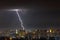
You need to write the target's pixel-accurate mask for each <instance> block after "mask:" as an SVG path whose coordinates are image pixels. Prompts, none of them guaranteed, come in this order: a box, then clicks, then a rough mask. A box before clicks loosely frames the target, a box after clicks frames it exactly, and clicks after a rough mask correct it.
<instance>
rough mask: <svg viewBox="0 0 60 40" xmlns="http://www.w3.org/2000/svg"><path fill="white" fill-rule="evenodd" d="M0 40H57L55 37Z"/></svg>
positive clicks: (6, 38)
mask: <svg viewBox="0 0 60 40" xmlns="http://www.w3.org/2000/svg"><path fill="white" fill-rule="evenodd" d="M0 40H57V39H55V37H49V38H45V37H40V38H10V37H0Z"/></svg>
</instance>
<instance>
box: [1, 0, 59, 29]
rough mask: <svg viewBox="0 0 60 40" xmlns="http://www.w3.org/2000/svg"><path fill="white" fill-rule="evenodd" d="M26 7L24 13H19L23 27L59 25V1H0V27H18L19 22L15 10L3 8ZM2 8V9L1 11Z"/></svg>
mask: <svg viewBox="0 0 60 40" xmlns="http://www.w3.org/2000/svg"><path fill="white" fill-rule="evenodd" d="M10 8H11V9H14V8H15V9H16V8H28V9H31V10H30V11H28V12H27V13H26V14H20V15H21V19H22V21H23V23H24V26H25V28H27V29H29V28H30V29H33V28H48V27H50V26H54V27H55V26H56V27H59V26H60V25H59V24H60V14H59V13H60V3H59V2H57V1H55V2H53V1H17V0H9V1H0V28H1V29H7V28H8V29H9V28H12V29H13V28H18V27H20V22H19V20H18V17H17V15H16V13H15V12H11V11H10V12H9V11H4V9H10ZM1 10H2V11H1Z"/></svg>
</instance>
